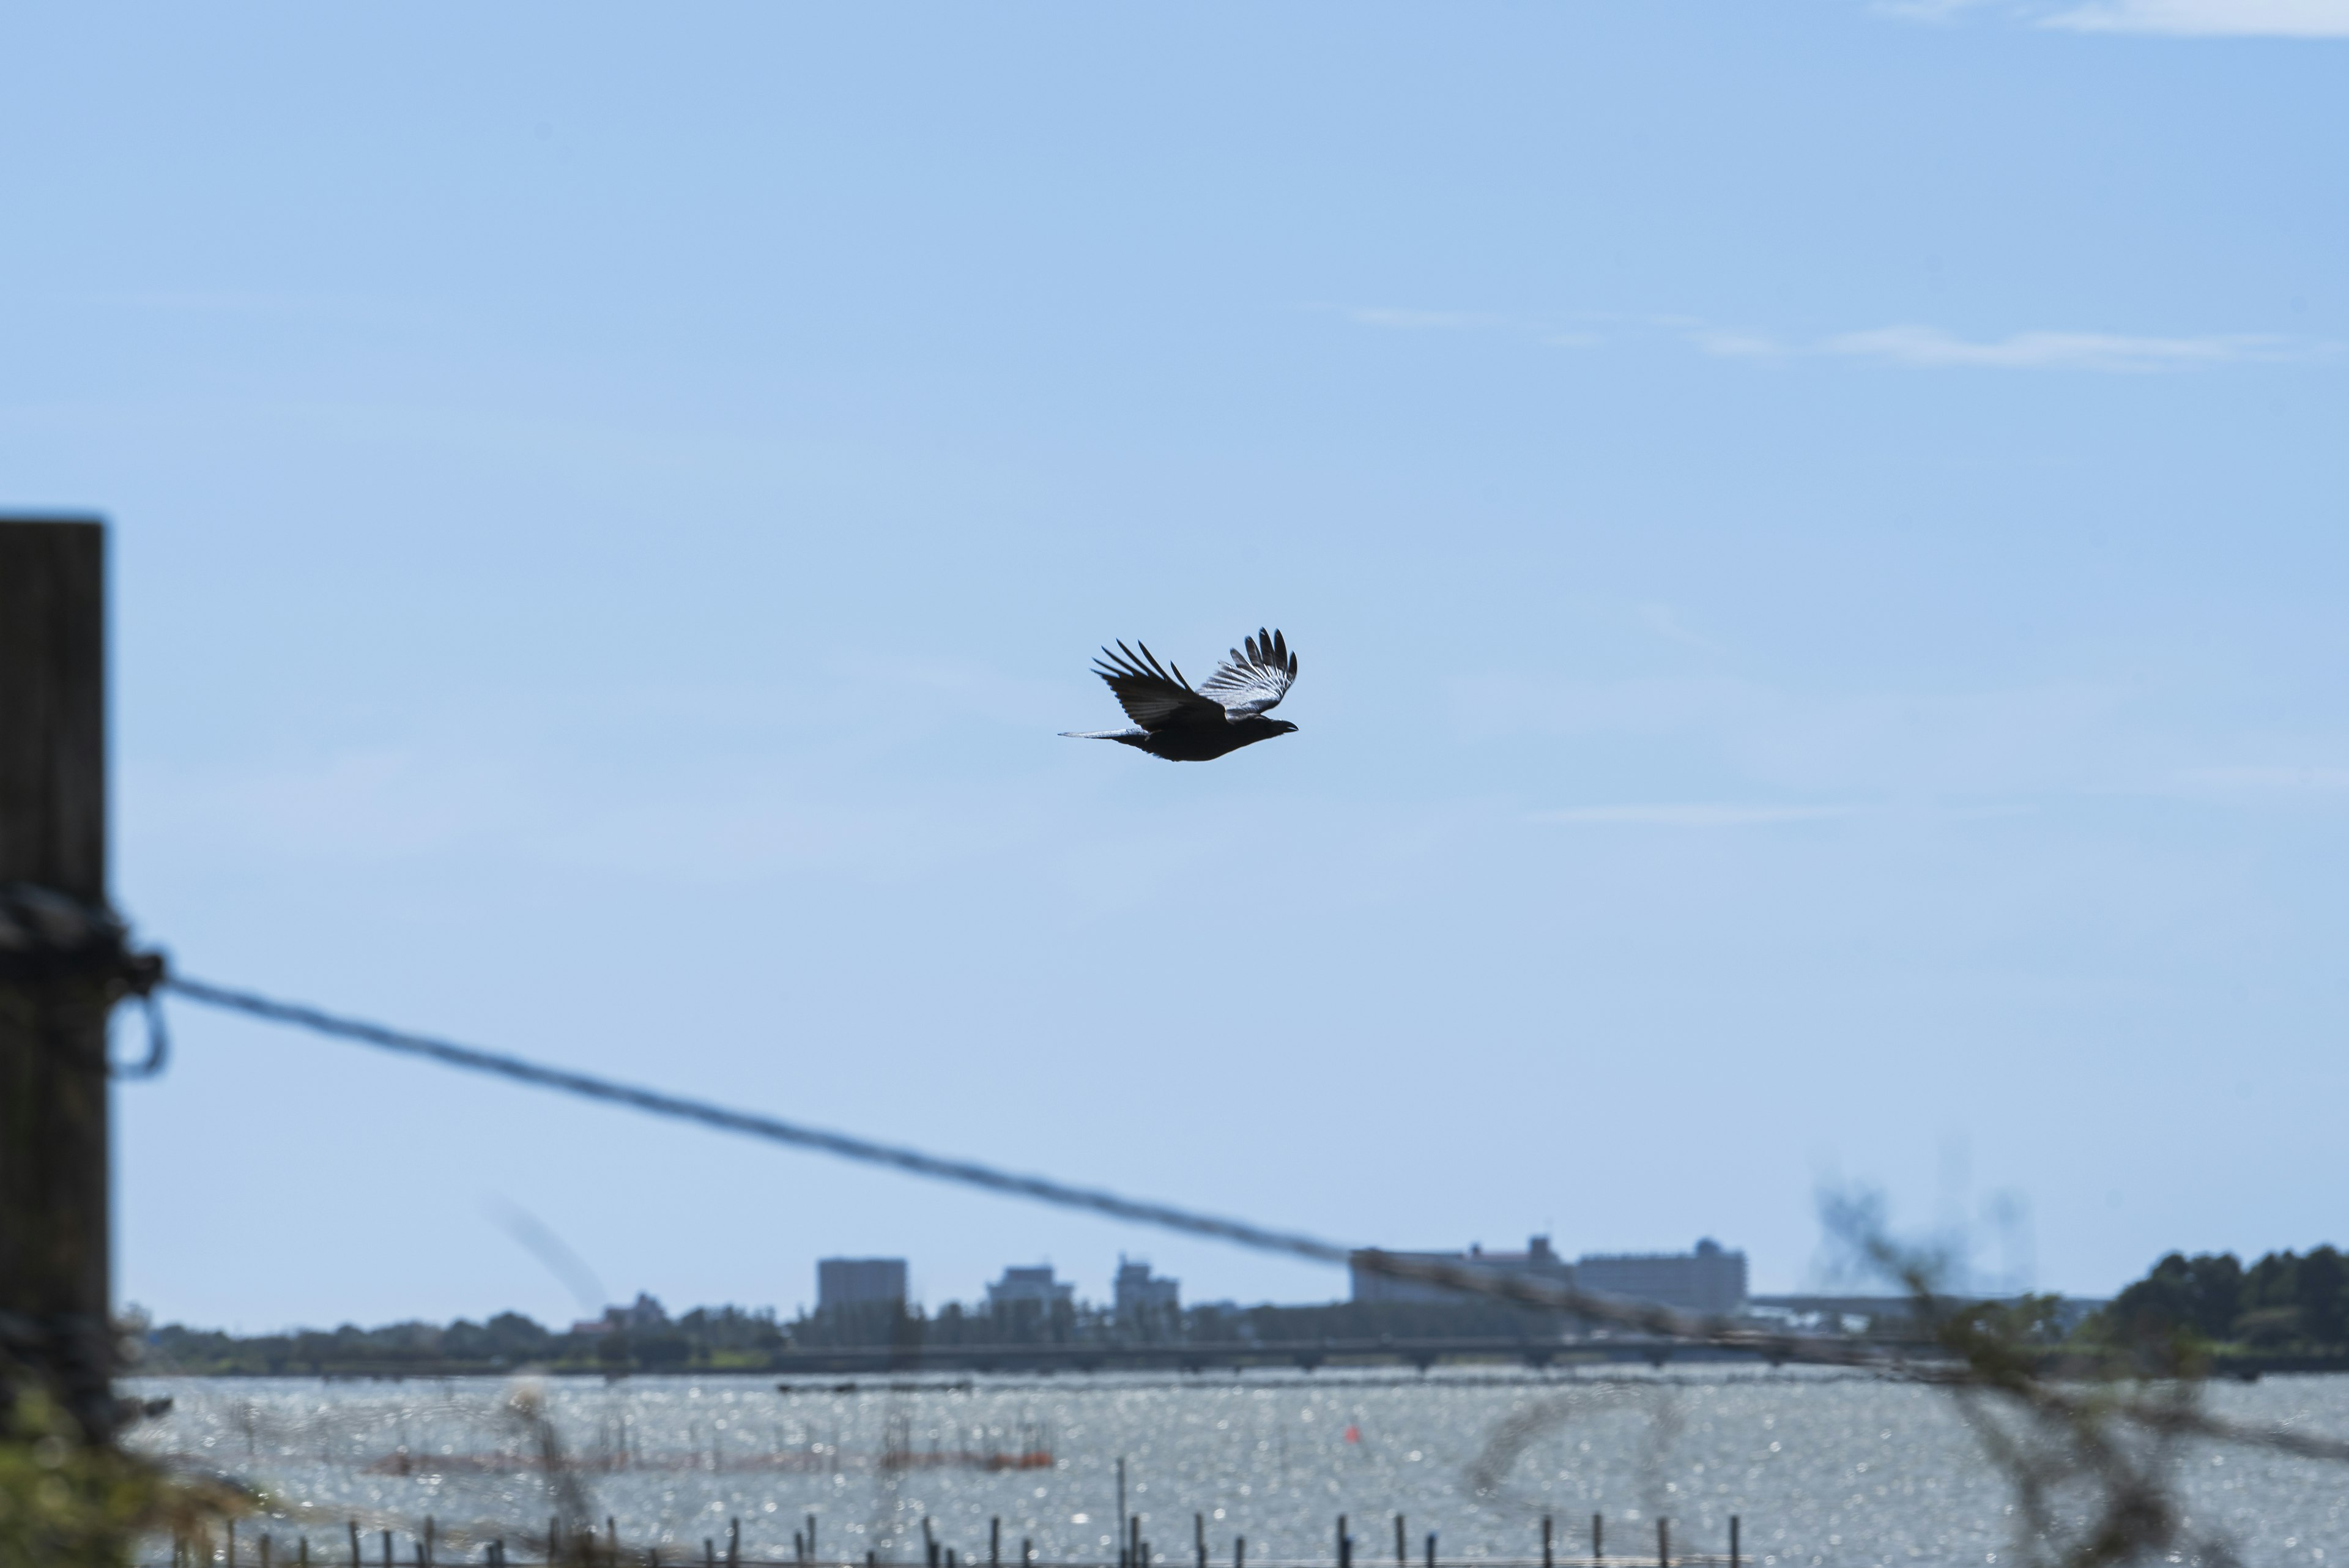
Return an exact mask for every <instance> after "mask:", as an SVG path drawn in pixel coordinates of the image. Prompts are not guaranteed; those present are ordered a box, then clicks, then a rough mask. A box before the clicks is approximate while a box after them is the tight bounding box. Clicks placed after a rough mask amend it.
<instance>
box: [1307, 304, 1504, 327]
mask: <svg viewBox="0 0 2349 1568" xmlns="http://www.w3.org/2000/svg"><path fill="white" fill-rule="evenodd" d="M1314 308H1315V309H1317V310H1326V311H1329V312H1330V313H1331V314H1332V315H1336V316H1340V317H1344V318H1345V319H1346V320H1348V321H1350V322H1352V323H1353V324H1354V325H1355V326H1357V327H1381V328H1383V329H1384V330H1386V331H1389V332H1475V331H1490V330H1493V329H1495V328H1506V329H1513V330H1516V331H1539V330H1542V328H1541V327H1540V324H1539V323H1534V322H1524V321H1516V320H1512V319H1511V318H1510V317H1506V316H1495V315H1492V314H1490V313H1489V312H1485V311H1479V310H1421V309H1414V308H1412V307H1409V306H1394V305H1321V306H1314Z"/></svg>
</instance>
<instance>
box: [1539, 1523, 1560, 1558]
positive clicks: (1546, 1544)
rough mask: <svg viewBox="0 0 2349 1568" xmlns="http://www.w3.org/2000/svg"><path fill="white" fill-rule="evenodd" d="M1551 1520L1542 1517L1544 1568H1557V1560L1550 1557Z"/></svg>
mask: <svg viewBox="0 0 2349 1568" xmlns="http://www.w3.org/2000/svg"><path fill="white" fill-rule="evenodd" d="M1549 1538H1550V1518H1549V1515H1548V1514H1547V1513H1545V1514H1543V1515H1542V1568H1557V1559H1556V1558H1554V1557H1552V1556H1551V1555H1550V1544H1549Z"/></svg>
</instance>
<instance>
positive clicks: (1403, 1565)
mask: <svg viewBox="0 0 2349 1568" xmlns="http://www.w3.org/2000/svg"><path fill="white" fill-rule="evenodd" d="M1395 1568H1411V1546H1410V1543H1409V1542H1406V1541H1405V1540H1404V1539H1403V1532H1402V1514H1400V1513H1398V1514H1396V1515H1395Z"/></svg>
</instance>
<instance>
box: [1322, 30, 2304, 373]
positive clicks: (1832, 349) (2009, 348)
mask: <svg viewBox="0 0 2349 1568" xmlns="http://www.w3.org/2000/svg"><path fill="white" fill-rule="evenodd" d="M2340 3H2341V4H2342V5H2349V0H2340ZM1314 308H1316V309H1319V310H1323V311H1327V312H1329V313H1330V314H1333V315H1336V316H1338V317H1341V318H1343V319H1344V320H1347V321H1349V322H1351V323H1353V324H1354V325H1356V326H1358V327H1372V328H1376V329H1380V330H1383V331H1393V332H1464V331H1481V332H1497V333H1500V334H1503V335H1505V336H1514V337H1522V338H1524V339H1525V340H1526V341H1528V342H1534V343H1539V344H1543V345H1547V346H1549V347H1554V348H1588V347H1590V346H1592V345H1594V344H1597V343H1599V342H1600V341H1602V339H1601V338H1600V337H1599V336H1598V335H1596V334H1594V333H1590V332H1586V331H1578V330H1574V329H1570V328H1565V327H1558V326H1556V325H1553V324H1550V323H1546V322H1542V321H1537V320H1533V319H1529V318H1526V317H1512V316H1505V315H1500V314H1497V313H1494V312H1486V311H1473V310H1422V309H1408V308H1403V307H1401V306H1315V307H1314ZM1585 318H1586V319H1588V318H1589V317H1588V316H1586V317H1585ZM1606 319H1611V320H1613V321H1614V322H1615V324H1616V326H1617V328H1618V329H1619V330H1622V329H1624V328H1625V327H1627V326H1628V327H1629V329H1630V332H1629V335H1630V340H1632V341H1635V342H1636V341H1638V340H1639V339H1640V338H1641V337H1646V338H1648V339H1649V340H1651V341H1655V340H1658V339H1661V340H1664V341H1671V340H1677V341H1679V342H1680V343H1682V344H1684V345H1685V346H1687V347H1689V348H1694V349H1695V350H1696V351H1697V352H1699V353H1701V354H1704V355H1707V356H1709V357H1711V358H1716V359H1795V358H1841V359H1859V360H1872V361H1875V362H1877V363H1879V364H1886V365H1899V366H1902V367H1905V368H1907V369H1925V370H1951V369H1954V370H2072V371H2091V372H2098V373H2102V374H2106V375H2145V374H2149V373H2154V372H2158V371H2174V370H2194V369H2210V368H2213V367H2217V366H2222V365H2249V364H2281V363H2286V362H2290V361H2294V360H2308V359H2317V358H2327V357H2330V356H2331V355H2333V353H2335V352H2336V351H2337V349H2338V347H2339V346H2338V345H2336V344H2331V343H2325V342H2319V341H2315V340H2313V339H2310V338H2304V337H2285V336H2282V335H2281V334H2277V333H2263V332H2222V333H2201V334H2194V335H2165V334H2154V333H2127V332H2098V331H2075V330H2035V331H2023V332H2010V333H2007V334H2005V335H2004V336H2002V337H1966V336H1964V335H1963V334H1961V333H1957V332H1952V331H1950V330H1949V329H1947V328H1946V327H1929V326H1924V325H1921V324H1918V323H1913V322H1910V323H1902V324H1899V325H1896V326H1890V327H1868V328H1866V329H1863V330H1860V331H1855V332H1837V333H1830V334H1828V335H1826V336H1825V337H1789V336H1785V335H1781V334H1778V333H1774V332H1770V331H1767V330H1763V329H1758V328H1752V327H1722V326H1717V325H1713V324H1712V323H1708V322H1705V321H1702V320H1700V319H1697V318H1695V317H1685V316H1658V317H1646V318H1643V319H1642V318H1629V319H1627V318H1623V317H1608V318H1606Z"/></svg>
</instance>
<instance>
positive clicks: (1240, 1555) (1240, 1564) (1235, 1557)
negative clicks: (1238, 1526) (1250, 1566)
mask: <svg viewBox="0 0 2349 1568" xmlns="http://www.w3.org/2000/svg"><path fill="white" fill-rule="evenodd" d="M1232 1568H1247V1536H1245V1535H1235V1536H1233V1537H1232Z"/></svg>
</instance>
